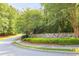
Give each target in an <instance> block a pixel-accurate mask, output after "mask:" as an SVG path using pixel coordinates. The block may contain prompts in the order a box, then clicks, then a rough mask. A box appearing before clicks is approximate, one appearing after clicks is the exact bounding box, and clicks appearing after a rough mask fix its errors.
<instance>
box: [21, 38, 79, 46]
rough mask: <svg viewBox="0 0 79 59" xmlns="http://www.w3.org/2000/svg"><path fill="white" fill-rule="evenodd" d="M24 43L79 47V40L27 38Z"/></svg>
mask: <svg viewBox="0 0 79 59" xmlns="http://www.w3.org/2000/svg"><path fill="white" fill-rule="evenodd" d="M22 40H23V41H27V42H31V43H43V44H60V45H78V44H79V38H25V39H22Z"/></svg>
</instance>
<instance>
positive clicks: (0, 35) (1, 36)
mask: <svg viewBox="0 0 79 59" xmlns="http://www.w3.org/2000/svg"><path fill="white" fill-rule="evenodd" d="M12 35H13V34H6V35H3V34H0V38H4V37H8V36H12Z"/></svg>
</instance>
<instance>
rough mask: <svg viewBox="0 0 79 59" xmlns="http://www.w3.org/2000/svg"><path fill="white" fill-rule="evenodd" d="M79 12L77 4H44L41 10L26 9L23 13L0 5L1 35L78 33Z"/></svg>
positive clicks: (3, 4) (7, 5)
mask: <svg viewBox="0 0 79 59" xmlns="http://www.w3.org/2000/svg"><path fill="white" fill-rule="evenodd" d="M76 10H77V12H76ZM78 11H79V7H78V4H75V3H61V4H59V3H55V4H54V3H50V4H49V3H44V4H41V9H25V10H23V11H21V12H19V11H17V10H16V9H15V8H14V7H12V6H10V5H9V4H5V3H0V34H15V33H26V32H32V33H62V32H66V33H67V32H74V30H75V31H78V30H76V29H77V27H78V24H79V23H78V24H77V22H78V21H76V20H78V18H79V16H77V17H76V13H77V15H79V14H78Z"/></svg>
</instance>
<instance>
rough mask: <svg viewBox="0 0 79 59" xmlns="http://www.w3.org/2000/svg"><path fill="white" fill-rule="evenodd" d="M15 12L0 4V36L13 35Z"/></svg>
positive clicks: (6, 5)
mask: <svg viewBox="0 0 79 59" xmlns="http://www.w3.org/2000/svg"><path fill="white" fill-rule="evenodd" d="M16 19H17V11H16V9H14V8H13V7H12V6H10V5H8V4H3V3H0V34H3V35H4V34H15V32H16V31H15V29H16V27H15V23H16Z"/></svg>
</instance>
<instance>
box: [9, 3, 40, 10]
mask: <svg viewBox="0 0 79 59" xmlns="http://www.w3.org/2000/svg"><path fill="white" fill-rule="evenodd" d="M10 5H12V6H13V7H15V8H16V9H18V10H20V11H21V10H23V9H26V8H32V9H40V8H41V5H40V3H10Z"/></svg>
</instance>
